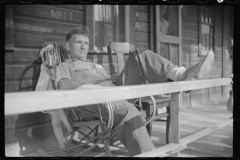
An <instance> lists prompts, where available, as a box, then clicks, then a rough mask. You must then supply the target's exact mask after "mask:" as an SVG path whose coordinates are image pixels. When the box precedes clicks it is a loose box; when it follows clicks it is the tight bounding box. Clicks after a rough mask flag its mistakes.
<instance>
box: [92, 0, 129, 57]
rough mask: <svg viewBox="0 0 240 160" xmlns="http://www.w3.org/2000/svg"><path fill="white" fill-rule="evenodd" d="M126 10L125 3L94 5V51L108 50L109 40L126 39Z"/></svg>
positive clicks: (119, 40)
mask: <svg viewBox="0 0 240 160" xmlns="http://www.w3.org/2000/svg"><path fill="white" fill-rule="evenodd" d="M124 12H125V8H124V6H123V5H94V23H95V35H94V36H95V43H94V51H105V52H107V45H108V44H109V42H112V41H115V42H124V41H125V13H124Z"/></svg>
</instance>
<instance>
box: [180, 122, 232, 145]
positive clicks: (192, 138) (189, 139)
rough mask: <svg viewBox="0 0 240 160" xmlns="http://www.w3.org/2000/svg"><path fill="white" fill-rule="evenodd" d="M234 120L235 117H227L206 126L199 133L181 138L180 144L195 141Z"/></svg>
mask: <svg viewBox="0 0 240 160" xmlns="http://www.w3.org/2000/svg"><path fill="white" fill-rule="evenodd" d="M232 122H233V119H232V118H229V119H226V120H224V121H222V122H219V123H217V124H215V125H213V126H211V127H208V128H205V129H203V130H201V131H199V132H197V133H193V134H191V135H190V136H187V137H184V138H182V139H181V140H180V144H188V143H191V142H193V141H196V140H197V139H199V138H201V137H203V136H206V135H208V134H210V133H212V132H214V131H216V130H218V129H220V128H222V127H224V126H226V125H228V124H230V123H232Z"/></svg>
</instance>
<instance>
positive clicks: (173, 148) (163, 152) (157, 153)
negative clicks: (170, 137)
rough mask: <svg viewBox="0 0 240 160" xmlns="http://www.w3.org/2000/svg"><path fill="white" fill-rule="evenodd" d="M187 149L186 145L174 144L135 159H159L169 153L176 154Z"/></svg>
mask: <svg viewBox="0 0 240 160" xmlns="http://www.w3.org/2000/svg"><path fill="white" fill-rule="evenodd" d="M185 148H187V145H186V144H174V143H169V144H167V145H165V146H162V147H159V148H156V149H153V150H151V151H148V152H145V153H142V154H139V155H137V156H135V157H161V155H166V153H168V152H170V153H173V152H178V151H180V150H183V149H185Z"/></svg>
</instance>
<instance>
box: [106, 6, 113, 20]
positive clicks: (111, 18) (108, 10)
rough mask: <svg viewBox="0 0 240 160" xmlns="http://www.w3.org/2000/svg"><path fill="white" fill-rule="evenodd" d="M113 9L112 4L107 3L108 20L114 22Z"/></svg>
mask: <svg viewBox="0 0 240 160" xmlns="http://www.w3.org/2000/svg"><path fill="white" fill-rule="evenodd" d="M113 13H114V12H113V10H112V6H111V5H106V22H109V23H113V17H112V15H113Z"/></svg>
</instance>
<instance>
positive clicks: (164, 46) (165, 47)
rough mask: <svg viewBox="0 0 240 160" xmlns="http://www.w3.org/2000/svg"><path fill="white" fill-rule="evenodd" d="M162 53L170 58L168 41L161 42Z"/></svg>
mask: <svg viewBox="0 0 240 160" xmlns="http://www.w3.org/2000/svg"><path fill="white" fill-rule="evenodd" d="M160 55H161V56H163V57H165V58H166V59H168V60H169V48H168V43H160Z"/></svg>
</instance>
